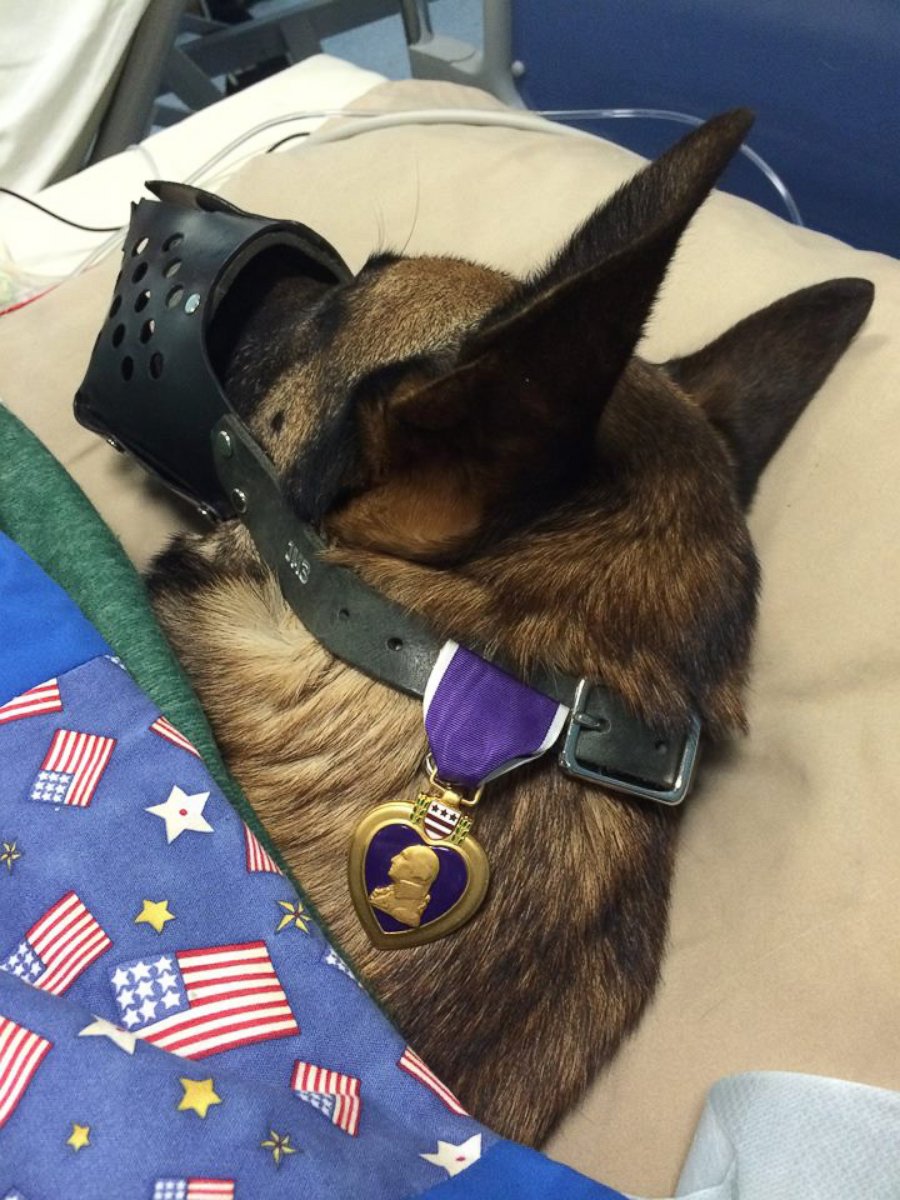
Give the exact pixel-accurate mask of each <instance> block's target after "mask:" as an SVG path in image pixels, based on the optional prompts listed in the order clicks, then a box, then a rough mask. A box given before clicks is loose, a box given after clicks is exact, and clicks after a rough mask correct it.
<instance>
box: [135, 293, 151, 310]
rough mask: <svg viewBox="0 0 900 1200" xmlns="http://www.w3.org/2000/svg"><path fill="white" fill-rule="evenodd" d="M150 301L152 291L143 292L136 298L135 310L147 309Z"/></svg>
mask: <svg viewBox="0 0 900 1200" xmlns="http://www.w3.org/2000/svg"><path fill="white" fill-rule="evenodd" d="M149 303H150V293H149V292H141V293H140V295H139V296H138V298H137V300H135V302H134V311H135V312H141V311H142V310H143V309H145V308H146V307H147V305H148V304H149Z"/></svg>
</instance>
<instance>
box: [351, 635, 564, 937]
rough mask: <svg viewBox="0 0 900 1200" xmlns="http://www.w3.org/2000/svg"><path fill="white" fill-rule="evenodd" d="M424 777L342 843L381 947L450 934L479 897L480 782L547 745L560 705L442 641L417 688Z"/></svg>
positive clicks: (482, 875)
mask: <svg viewBox="0 0 900 1200" xmlns="http://www.w3.org/2000/svg"><path fill="white" fill-rule="evenodd" d="M424 710H425V730H426V732H427V734H428V742H429V745H430V748H431V753H430V754H429V756H428V758H427V759H426V763H425V769H426V773H427V775H428V786H427V787H426V788H423V790H422V791H421V792H420V793H419V795H418V796H417V798H416V799H415V801H413V802H412V803H411V804H410V803H409V802H408V801H397V802H394V803H389V804H381V805H379V806H378V808H376V809H373V811H372V812H371V813H369V815H368V816H367V817H365V818H364V819H363V821H362V822H361V823H360V825H359V827H358V828H357V830H356V833H355V834H354V837H353V842H352V845H351V848H350V894H351V896H352V898H353V904H354V907H355V908H356V912H357V915H358V916H359V919H360V921H361V922H362V925H363V928H364V929H365V931H366V933H367V934H368V935H369V938H370V940H371V941H372V942H373V943H374V944H375V945H376V946H378V947H379V948H381V949H383V950H393V949H400V948H402V947H405V946H419V945H421V944H422V943H423V942H432V941H434V940H435V939H436V938H440V937H444V936H445V934H448V933H452V932H453V930H455V929H458V928H459V927H460V925H463V924H464V923H465V922H466V921H468V920H469V919H470V917H473V916H474V915H475V913H476V912H477V911H478V909H479V908H480V907H481V903H482V901H483V900H484V897H485V894H486V892H487V889H488V881H489V878H490V872H489V869H488V861H487V856H486V855H485V853H484V851H483V850H482V848H481V846H480V845H479V844H478V842H476V840H475V839H474V838H473V837H472V836H471V829H472V815H471V813H472V810H473V809H474V807H475V805H476V804H478V802H479V800H480V799H481V793H482V790H483V788H484V785H485V784H486V783H488V782H489V781H490V780H492V779H496V778H497V776H499V775H503V774H505V773H506V772H507V771H511V770H512V769H513V768H514V767H518V766H521V765H522V764H523V763H526V762H530V761H531V760H532V759H534V758H537V757H538V756H539V755H541V754H543V753H544V752H545V751H546V750H549V749H550V747H551V746H552V745H553V743H554V742H555V741H556V739H557V738H558V736H559V734H560V731H561V730H562V726H563V723H564V722H565V719H566V717H567V715H568V709H567V708H566V707H565V706H564V705H562V704H557V702H556V701H555V700H551V699H550V698H549V697H547V696H545V695H543V694H542V693H541V692H537V691H535V690H534V689H533V688H530V687H528V686H527V685H526V684H524V683H520V682H519V680H517V679H514V678H513V677H512V676H511V675H508V674H507V673H506V672H505V671H502V670H501V669H500V668H499V667H496V666H494V664H493V663H489V662H486V661H485V660H484V659H483V658H479V657H478V655H477V654H473V653H472V652H471V651H469V650H465V649H463V648H462V647H460V646H458V645H457V644H456V643H455V642H447V643H446V644H445V645H444V647H443V648H442V650H441V653H440V655H439V656H438V660H437V662H436V663H435V666H434V670H433V671H432V673H431V677H430V678H429V681H428V686H427V688H426V691H425V704H424Z"/></svg>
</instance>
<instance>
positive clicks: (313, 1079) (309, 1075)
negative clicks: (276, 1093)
mask: <svg viewBox="0 0 900 1200" xmlns="http://www.w3.org/2000/svg"><path fill="white" fill-rule="evenodd" d="M291 1091H293V1092H295V1093H296V1095H297V1096H298V1097H299V1098H300V1099H301V1100H303V1101H305V1103H307V1104H311V1105H312V1106H313V1108H316V1109H318V1110H319V1112H321V1113H324V1114H325V1116H326V1117H328V1119H329V1120H330V1121H331V1123H332V1125H337V1127H338V1129H343V1131H344V1133H349V1134H350V1136H351V1137H356V1134H357V1131H358V1129H359V1111H360V1107H361V1103H362V1102H361V1101H360V1098H359V1080H358V1079H357V1078H356V1076H355V1075H342V1074H341V1072H340V1071H330V1070H329V1069H328V1068H327V1067H314V1066H313V1064H312V1063H305V1062H299V1061H298V1062H295V1063H294V1069H293V1071H292V1072H291Z"/></svg>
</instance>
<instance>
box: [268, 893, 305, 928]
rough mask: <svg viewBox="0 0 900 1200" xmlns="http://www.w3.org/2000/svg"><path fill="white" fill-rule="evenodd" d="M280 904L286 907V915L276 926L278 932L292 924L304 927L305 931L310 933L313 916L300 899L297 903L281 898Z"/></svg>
mask: <svg viewBox="0 0 900 1200" xmlns="http://www.w3.org/2000/svg"><path fill="white" fill-rule="evenodd" d="M278 904H279V905H280V906H281V908H283V909H284V916H283V917H282V918H281V920H280V921H279V922H278V924H277V925H276V926H275V932H276V933H281V931H282V929H287V928H288V927H289V926H291V925H293V926H294V928H295V929H302V930H303V932H304V933H309V922H310V920H311V919H312V918H311V917H310V915H309V913H308V912H307V911H306V909H305V908H304V907H303V905H302V904H301V903H300V901H299V900H298V901H297V902H296V904H292V903H291V902H290V901H289V900H279V901H278Z"/></svg>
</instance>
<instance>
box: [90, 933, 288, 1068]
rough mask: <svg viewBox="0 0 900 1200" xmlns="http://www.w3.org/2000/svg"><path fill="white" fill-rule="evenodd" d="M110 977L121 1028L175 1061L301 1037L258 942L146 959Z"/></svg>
mask: <svg viewBox="0 0 900 1200" xmlns="http://www.w3.org/2000/svg"><path fill="white" fill-rule="evenodd" d="M110 979H111V982H112V985H113V989H114V991H115V995H116V1003H117V1004H118V1006H119V1012H120V1024H121V1025H123V1026H124V1027H125V1028H126V1029H128V1030H129V1031H131V1032H134V1033H136V1034H137V1036H138V1037H140V1038H144V1039H145V1040H146V1041H148V1042H152V1043H153V1045H154V1046H159V1047H160V1049H162V1050H168V1051H169V1052H170V1053H172V1054H178V1055H180V1057H181V1058H192V1059H197V1058H206V1056H207V1055H209V1054H220V1053H221V1052H222V1051H223V1050H231V1049H233V1048H234V1047H235V1046H249V1045H251V1044H252V1043H253V1042H265V1041H268V1040H269V1039H270V1038H280V1037H290V1035H291V1034H294V1033H299V1032H300V1027H299V1025H298V1024H297V1022H296V1020H295V1019H294V1014H293V1013H292V1012H291V1008H290V1005H289V1004H288V998H287V996H286V995H285V993H284V989H283V988H282V986H281V983H280V981H279V979H278V976H277V975H276V974H275V967H274V966H273V965H272V960H271V958H270V957H269V951H268V949H267V947H266V944H265V942H245V943H243V944H241V945H236V946H208V947H205V948H202V949H197V950H179V951H178V952H177V953H176V954H161V955H149V956H148V957H147V958H144V959H134V960H132V961H130V962H126V963H121V964H120V965H119V966H118V967H116V969H115V970H113V971H111V972H110Z"/></svg>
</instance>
